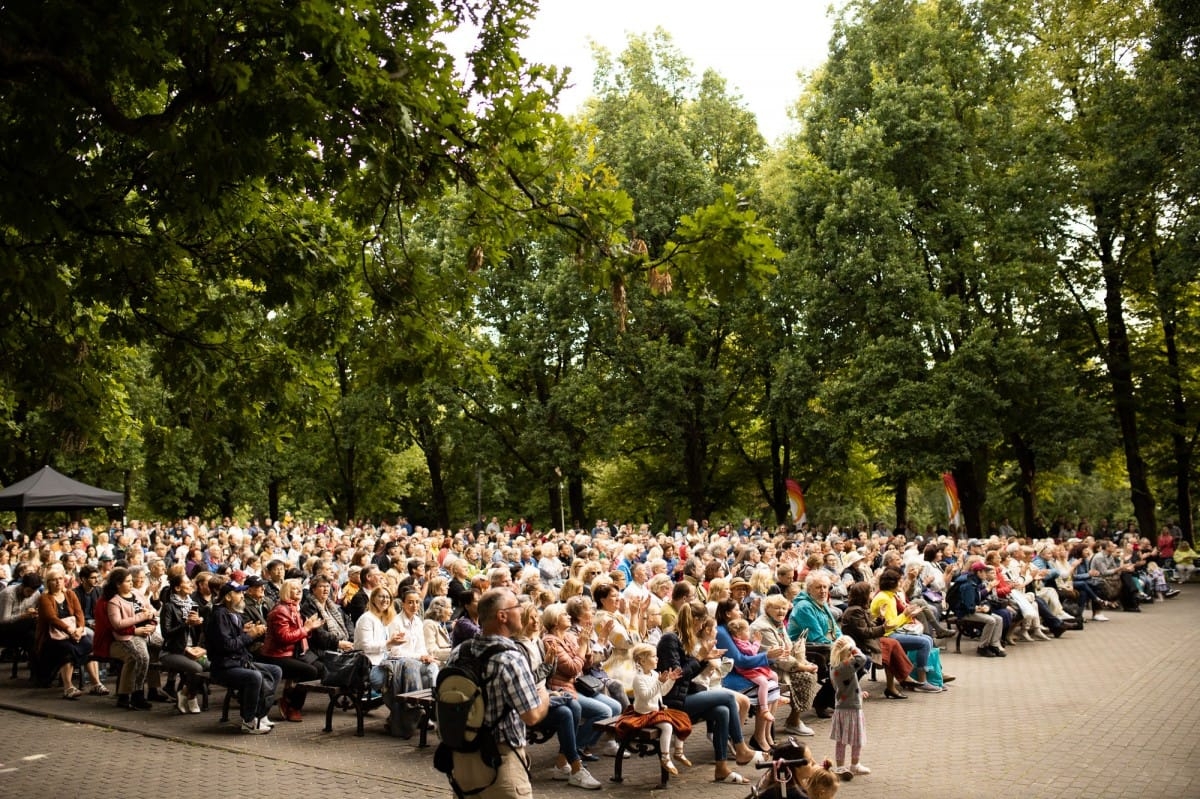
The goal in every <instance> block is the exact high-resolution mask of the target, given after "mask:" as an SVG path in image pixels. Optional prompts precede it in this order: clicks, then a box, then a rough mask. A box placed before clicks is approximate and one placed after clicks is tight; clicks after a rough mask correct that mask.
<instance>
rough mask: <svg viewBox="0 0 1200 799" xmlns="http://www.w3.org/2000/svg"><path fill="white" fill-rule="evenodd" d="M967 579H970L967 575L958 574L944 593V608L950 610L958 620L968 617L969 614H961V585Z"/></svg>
mask: <svg viewBox="0 0 1200 799" xmlns="http://www.w3.org/2000/svg"><path fill="white" fill-rule="evenodd" d="M969 579H971V578H970V577H968V576H967V575H965V574H960V575H959V576H958V577H955V578H954V581H953V582H952V583H950V588H949V590H947V591H946V607H948V608H950V611H951V612H952V613H953V614H954V615H955V616H957V617H958V618H960V619H961V618H962V617H963V616H969V615H970V614H969V613H963V606H962V592H963V583H965V582H966V581H967V580H969Z"/></svg>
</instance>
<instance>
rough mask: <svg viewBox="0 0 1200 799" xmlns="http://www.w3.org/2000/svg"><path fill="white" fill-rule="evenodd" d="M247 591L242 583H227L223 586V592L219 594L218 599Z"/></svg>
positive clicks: (231, 581)
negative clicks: (235, 592)
mask: <svg viewBox="0 0 1200 799" xmlns="http://www.w3.org/2000/svg"><path fill="white" fill-rule="evenodd" d="M245 590H246V586H244V585H241V584H240V583H235V582H234V581H233V580H230V581H229V582H227V583H225V584H224V585H222V586H221V590H220V591H219V592H218V593H217V599H224V598H225V597H226V596H228V595H229V594H232V593H233V592H234V591H237V592H238V593H241V592H242V591H245Z"/></svg>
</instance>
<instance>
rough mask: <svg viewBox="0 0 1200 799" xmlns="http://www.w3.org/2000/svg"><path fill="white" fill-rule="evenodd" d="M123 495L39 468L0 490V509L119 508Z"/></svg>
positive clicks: (47, 467) (47, 468)
mask: <svg viewBox="0 0 1200 799" xmlns="http://www.w3.org/2000/svg"><path fill="white" fill-rule="evenodd" d="M124 506H125V495H124V494H122V493H121V492H120V491H106V490H105V489H103V488H96V487H95V486H90V485H88V484H87V483H81V482H79V481H78V480H72V479H71V478H70V477H67V476H66V475H65V474H62V473H60V472H56V471H55V470H54V469H52V468H51V467H49V466H43V467H42V468H41V469H40V470H38V471H36V472H34V473H33V474H31V475H30V476H29V477H26V478H25V479H24V480H21V481H20V482H17V483H13V484H12V485H10V486H9V487H8V488H5V489H4V490H3V491H0V510H15V511H17V512H18V513H20V512H25V511H31V510H76V509H79V508H123V507H124Z"/></svg>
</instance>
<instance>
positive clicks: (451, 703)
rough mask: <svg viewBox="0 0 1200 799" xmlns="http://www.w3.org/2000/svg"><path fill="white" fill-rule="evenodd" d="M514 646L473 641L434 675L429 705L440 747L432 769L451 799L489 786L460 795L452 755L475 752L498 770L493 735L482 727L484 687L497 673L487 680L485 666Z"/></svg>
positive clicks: (494, 672)
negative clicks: (445, 781)
mask: <svg viewBox="0 0 1200 799" xmlns="http://www.w3.org/2000/svg"><path fill="white" fill-rule="evenodd" d="M516 649H517V647H516V645H515V644H512V643H509V642H505V641H500V642H493V643H489V644H487V645H484V644H482V643H480V642H479V641H477V640H470V641H465V642H463V643H462V644H461V645H460V646H459V647H458V649H457V650H455V652H454V657H453V658H452V659H451V660H450V662H449V663H447V664H446V665H445V666H443V667H442V669H441V671H439V672H438V676H437V682H436V683H434V686H433V701H434V706H435V712H436V714H437V716H436V718H437V729H438V736H439V737H440V738H441V741H442V742H441V743H440V744H439V745H438V748H437V752H435V753H434V766H435V768H437V770H438V771H441V772H442V773H444V774H447V775H449V777H450V786H451V787H452V788H453V789H454V794H455V796H458V797H460V799H461V797H464V796H471V795H473V794H477V793H479V792H480V791H483V790H485V789H487V788H488V787H490V785H491V784H492V783H494V782H495V781H496V777H495V776H493V777H492V783H489V784H488V785H483V786H480V787H479V788H476V789H474V790H471V791H463V790H462V789H461V788H460V787H459V785H458V783H457V782H456V781H455V779H454V774H453V770H454V753H455V752H462V753H471V752H478V753H479V754H480V757H481V758H482V759H483V762H484V765H486V766H488V767H490V768H492V769H494V770H497V776H498V774H499V772H498V769H499V768H500V749H499V746H498V741H497V739H496V732H495V730H494V729H492V727H491V726H490V725H488V724H486V723H485V719H486V718H487V715H488V714H487V686H488V683H490V682H491V681H492V680H494V679H495V678H496V674H497V670H493V671H492V676H490V677H487V676H485V673H486V671H487V664H488V663H490V662H491V661H493V660H494V659H495V658H497V657H498V656H499V655H500V653H501V652H504V651H508V650H512V651H516Z"/></svg>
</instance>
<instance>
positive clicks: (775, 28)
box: [521, 0, 840, 142]
mask: <svg viewBox="0 0 1200 799" xmlns="http://www.w3.org/2000/svg"><path fill="white" fill-rule="evenodd" d="M830 1H831V0H790V1H789V0H741V2H730V1H729V0H723V2H715V1H714V0H690V2H687V1H685V0H602V2H599V3H589V2H586V0H540V3H539V5H540V9H539V11H538V15H537V17H536V19H535V20H534V21H533V22H532V23H531V25H530V29H529V36H528V38H527V39H526V41H525V43H524V44H523V46H522V48H521V49H522V54H523V55H524V56H525V57H526V59H528V60H530V61H536V62H541V63H545V64H554V65H557V66H566V67H570V68H571V83H572V84H574V85H573V87H572V88H571V89H568V90H567V92H566V93H565V95H564V96H563V98H562V104H561V107H560V109H559V110H560V111H562V112H563V113H567V114H570V113H573V112H575V111H576V110H578V108H579V107H580V105H581V104H582V103H583V101H584V100H586V99H587V98H588V97H589V96H590V95H591V92H592V55H591V45H590V42H592V41H594V42H596V43H597V44H600V45H602V46H604V47H606V48H607V49H608V50H609V52H611V53H613V54H614V55H617V54H619V53H620V52H621V51H622V50H624V48H625V42H626V41H627V39H628V35H629V34H630V33H634V34H639V35H640V34H650V33H652V32H653V31H654V29H655V28H657V27H662V28H663V29H664V30H665V31H667V33H669V34H670V35H671V38H672V40H673V41H674V43H675V46H676V47H678V48H679V50H680V52H682V53H683V54H684V55H685V56H686V57H687V58H688V59H690V60H691V62H692V68H693V71H694V72H695V74H696V75H697V77H699V76H700V75H701V74H703V72H704V70H705V69H709V68H712V69H715V70H716V71H717V72H719V73H720V74H721V75H722V76H724V78H725V80H726V82H727V86H728V89H729V91H730V93H731V94H739V95H741V97H742V101H743V103H744V105H745V106H746V107H747V108H748V109H749V110H750V111H752V112H754V114H755V115H756V116H757V117H758V125H759V129H760V130H761V131H762V133H763V135H764V136H766V137H767V140H768V141H771V142H773V141H775V140H776V139H777V138H778V137H779V136H780V135H782V134H783V133H785V132H787V131H788V130H790V129H791V127H792V122H791V120H790V119H789V118H788V109H789V108H791V106H792V105H794V104H795V102H796V100H797V99H798V98H799V96H800V86H801V83H800V79H799V78H798V77H797V73H799V72H810V71H811V70H813V69H815V68H816V67H819V66H820V65H821V64H822V63H823V62H824V61H825V56H826V53H827V51H828V45H829V35H830V32H831V30H832V21H831V16H830V12H829V8H830ZM838 4H839V5H840V2H839V3H838Z"/></svg>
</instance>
